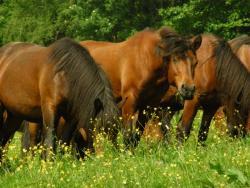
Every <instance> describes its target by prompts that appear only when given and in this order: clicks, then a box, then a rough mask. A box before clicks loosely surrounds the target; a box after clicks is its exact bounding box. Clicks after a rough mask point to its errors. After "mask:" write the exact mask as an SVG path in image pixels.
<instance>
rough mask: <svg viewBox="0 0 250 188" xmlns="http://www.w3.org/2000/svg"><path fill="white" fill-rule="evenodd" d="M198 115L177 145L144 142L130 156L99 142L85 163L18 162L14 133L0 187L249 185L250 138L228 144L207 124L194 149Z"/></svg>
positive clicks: (17, 137)
mask: <svg viewBox="0 0 250 188" xmlns="http://www.w3.org/2000/svg"><path fill="white" fill-rule="evenodd" d="M199 117H200V116H199ZM199 117H197V118H196V120H195V128H194V131H193V133H192V135H191V137H190V138H189V140H188V141H187V142H186V143H185V144H184V145H183V146H181V147H180V146H179V147H176V144H175V143H174V141H173V142H172V143H171V144H170V145H168V146H166V145H164V144H163V143H162V142H159V141H154V140H153V141H151V142H149V141H147V140H146V139H143V140H142V141H141V142H140V145H139V146H138V147H137V149H136V150H135V151H134V153H133V154H132V153H131V152H127V151H124V150H123V149H120V151H116V150H114V149H113V148H112V146H111V144H110V143H109V142H107V141H106V140H103V139H101V140H100V142H101V143H102V145H103V151H102V152H101V153H99V154H98V155H92V156H91V158H87V159H86V160H84V161H78V160H76V159H74V158H73V157H72V156H71V155H70V154H66V155H64V156H60V155H56V159H55V161H54V162H44V161H41V160H40V159H39V157H38V156H36V157H34V158H27V159H22V158H21V157H20V133H19V134H17V135H15V137H14V139H13V141H12V143H11V144H10V146H9V149H8V153H7V157H6V162H5V163H4V164H2V165H1V168H0V187H5V188H7V187H72V188H73V187H143V188H144V187H250V147H249V146H250V138H246V139H236V140H232V139H230V138H229V137H228V136H227V135H225V133H224V132H222V131H221V130H220V129H218V128H216V127H215V126H212V127H211V129H210V134H209V137H208V140H207V147H197V142H196V138H197V132H198V131H197V127H198V126H197V125H198V124H199V122H200V118H199ZM176 121H177V120H176V119H174V120H173V124H176ZM172 140H174V139H172ZM120 142H121V141H120ZM38 152H39V151H38Z"/></svg>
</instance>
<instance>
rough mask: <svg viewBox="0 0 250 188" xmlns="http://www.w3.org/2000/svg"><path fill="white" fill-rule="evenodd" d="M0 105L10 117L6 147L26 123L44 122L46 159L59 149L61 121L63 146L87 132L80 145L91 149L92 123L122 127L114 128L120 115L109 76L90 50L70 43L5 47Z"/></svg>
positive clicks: (0, 54)
mask: <svg viewBox="0 0 250 188" xmlns="http://www.w3.org/2000/svg"><path fill="white" fill-rule="evenodd" d="M0 102H1V113H3V112H4V110H6V111H7V112H8V117H7V119H6V121H5V123H3V121H1V122H0V123H1V126H0V127H1V131H0V142H1V146H2V147H4V145H5V144H6V142H7V141H8V140H9V138H10V137H11V135H13V134H14V132H15V131H16V130H17V129H18V125H20V124H21V122H22V121H23V120H28V121H31V122H37V123H42V124H43V130H42V131H43V141H42V143H43V146H44V147H45V152H44V153H43V154H44V155H43V156H44V158H46V157H47V156H48V154H49V152H50V151H51V149H52V148H54V146H55V144H54V132H55V127H56V126H57V125H58V120H59V118H60V117H63V118H64V119H65V120H66V127H65V130H64V131H63V132H64V134H63V136H62V141H63V142H65V143H67V144H69V141H70V140H71V138H72V135H73V134H74V133H75V131H76V130H79V129H80V128H82V129H83V131H84V132H85V135H86V137H85V138H86V139H85V140H83V143H78V145H79V146H81V147H84V148H88V149H90V150H93V137H92V136H93V126H94V125H92V124H91V122H90V119H91V118H92V119H95V118H98V119H99V118H100V119H102V121H101V122H102V123H103V124H102V126H105V127H106V126H107V127H108V126H110V129H109V130H114V129H115V128H117V127H114V126H113V124H114V123H115V122H116V120H115V118H116V117H117V116H118V115H119V110H118V108H117V106H116V104H115V100H114V97H113V93H112V89H111V86H110V83H109V81H108V79H107V78H106V75H105V73H104V72H103V71H102V69H101V68H100V67H99V66H98V65H97V64H96V63H95V61H94V60H93V58H92V57H91V56H90V54H89V52H88V51H87V50H86V49H85V48H83V47H82V46H80V45H79V44H78V43H76V42H74V41H73V40H71V39H68V38H64V39H61V40H58V41H56V42H55V43H53V44H52V45H50V46H49V47H41V46H38V45H34V44H28V43H13V44H8V45H5V46H3V47H2V48H1V49H0ZM1 116H2V115H1ZM99 122H100V121H99ZM112 132H114V134H115V133H116V132H117V130H114V131H112Z"/></svg>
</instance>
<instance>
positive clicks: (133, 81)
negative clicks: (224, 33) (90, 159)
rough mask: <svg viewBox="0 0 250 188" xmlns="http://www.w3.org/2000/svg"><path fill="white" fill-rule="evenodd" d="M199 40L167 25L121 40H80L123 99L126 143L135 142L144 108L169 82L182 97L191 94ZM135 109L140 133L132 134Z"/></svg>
mask: <svg viewBox="0 0 250 188" xmlns="http://www.w3.org/2000/svg"><path fill="white" fill-rule="evenodd" d="M200 43H201V37H196V39H195V40H194V41H192V42H191V41H189V40H187V39H185V38H184V37H182V36H180V35H178V34H177V33H175V32H174V31H172V30H170V29H169V28H162V29H160V30H158V31H153V30H144V31H141V32H138V33H137V34H135V35H134V36H132V37H130V38H128V39H127V40H126V41H123V42H120V43H108V42H97V41H82V42H81V45H83V46H85V47H87V48H88V49H89V51H90V53H91V55H92V56H93V57H94V58H95V60H96V62H97V63H98V64H100V65H101V67H102V68H103V69H104V71H105V72H106V73H107V76H108V78H109V79H110V81H111V84H112V88H113V92H114V95H115V97H116V98H118V99H120V100H122V101H124V105H123V106H122V116H123V118H124V120H125V126H126V129H125V130H126V131H125V133H124V136H125V143H126V144H129V143H132V144H135V145H136V143H137V141H138V140H139V138H140V133H142V132H143V129H144V126H145V122H146V119H145V117H144V116H143V113H142V111H143V109H145V108H146V106H158V105H159V102H160V100H161V98H162V96H163V95H164V93H165V92H166V90H167V88H168V87H169V85H174V86H176V87H177V88H178V90H179V92H180V93H181V95H182V96H183V97H184V98H185V99H191V98H192V97H193V93H194V90H195V86H194V83H193V70H194V67H195V65H196V62H197V60H196V56H195V51H196V50H197V49H198V48H199V46H200ZM137 111H139V115H138V117H139V121H138V122H137V125H136V129H139V134H133V131H132V130H133V129H134V128H133V127H132V123H131V121H132V119H133V116H134V115H135V113H136V112H137Z"/></svg>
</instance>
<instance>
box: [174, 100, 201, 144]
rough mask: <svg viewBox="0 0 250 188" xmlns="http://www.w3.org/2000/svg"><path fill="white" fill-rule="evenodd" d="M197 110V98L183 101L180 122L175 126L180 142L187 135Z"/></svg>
mask: <svg viewBox="0 0 250 188" xmlns="http://www.w3.org/2000/svg"><path fill="white" fill-rule="evenodd" d="M197 110H198V100H197V99H196V98H194V99H193V100H190V101H186V102H185V104H184V109H183V114H182V117H181V122H180V123H179V124H178V127H177V140H178V141H179V142H180V143H182V142H183V141H184V140H186V139H187V138H188V137H189V135H190V131H191V128H192V124H193V120H194V117H195V115H196V113H197Z"/></svg>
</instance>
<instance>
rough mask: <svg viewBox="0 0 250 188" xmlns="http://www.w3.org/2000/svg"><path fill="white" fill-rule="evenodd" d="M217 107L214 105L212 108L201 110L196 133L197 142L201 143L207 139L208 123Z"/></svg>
mask: <svg viewBox="0 0 250 188" xmlns="http://www.w3.org/2000/svg"><path fill="white" fill-rule="evenodd" d="M217 109H218V108H217V107H216V108H212V109H204V111H203V115H202V121H201V125H200V130H199V135H198V142H199V143H201V145H203V144H204V142H205V141H206V139H207V135H208V131H209V127H210V123H211V120H212V118H213V116H214V114H215V113H216V111H217Z"/></svg>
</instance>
